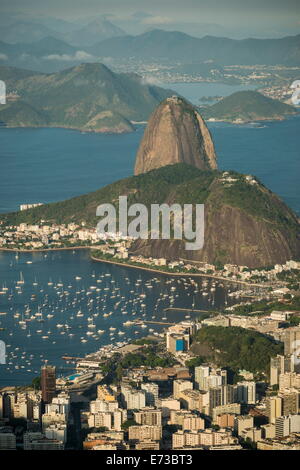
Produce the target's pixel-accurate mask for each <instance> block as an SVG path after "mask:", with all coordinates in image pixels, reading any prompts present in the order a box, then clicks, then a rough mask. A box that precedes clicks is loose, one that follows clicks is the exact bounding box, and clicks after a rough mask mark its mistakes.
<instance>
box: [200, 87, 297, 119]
mask: <svg viewBox="0 0 300 470" xmlns="http://www.w3.org/2000/svg"><path fill="white" fill-rule="evenodd" d="M201 112H202V114H203V116H204V117H205V118H206V119H216V120H220V121H236V120H241V121H261V120H274V119H284V118H285V117H286V116H290V115H293V114H296V113H297V112H298V111H297V109H296V108H294V107H293V106H291V105H289V104H285V103H282V102H281V101H279V100H275V99H272V98H269V97H267V96H264V95H262V94H261V93H259V92H257V91H252V90H246V91H237V92H236V93H233V94H232V95H229V96H226V97H225V98H223V99H222V100H220V101H219V102H218V103H216V104H213V105H212V106H208V107H207V108H203V109H201Z"/></svg>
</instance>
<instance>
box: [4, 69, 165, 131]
mask: <svg viewBox="0 0 300 470" xmlns="http://www.w3.org/2000/svg"><path fill="white" fill-rule="evenodd" d="M0 76H1V77H5V81H6V84H7V88H8V98H9V99H8V102H7V104H6V105H0V124H1V125H2V126H5V127H64V128H70V129H79V130H81V131H85V132H89V131H93V132H112V133H123V132H131V131H133V130H134V124H133V122H141V121H145V120H147V119H148V117H149V115H150V113H151V112H152V111H153V110H154V108H155V107H156V106H157V105H158V104H159V103H160V102H161V101H162V100H163V99H165V98H167V97H168V96H170V95H173V94H174V92H171V91H170V90H165V89H163V88H160V87H157V86H154V85H149V84H147V83H146V82H145V81H144V80H143V79H142V78H141V77H139V76H138V75H136V74H133V73H131V74H126V73H122V74H117V73H114V72H113V71H111V70H110V69H109V68H107V67H106V66H105V65H102V64H82V65H79V66H76V67H72V68H69V69H67V70H63V71H62V72H57V73H52V74H44V73H37V72H29V71H24V70H22V69H17V68H14V67H0Z"/></svg>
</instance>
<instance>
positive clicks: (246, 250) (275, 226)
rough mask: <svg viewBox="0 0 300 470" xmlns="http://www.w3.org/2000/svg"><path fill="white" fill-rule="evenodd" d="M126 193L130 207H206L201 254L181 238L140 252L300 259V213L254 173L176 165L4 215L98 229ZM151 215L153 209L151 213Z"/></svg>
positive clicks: (240, 260)
mask: <svg viewBox="0 0 300 470" xmlns="http://www.w3.org/2000/svg"><path fill="white" fill-rule="evenodd" d="M121 195H127V197H128V205H131V204H133V203H136V202H139V203H143V204H145V205H146V206H147V207H148V208H150V205H151V204H155V203H156V204H161V203H164V202H165V203H168V204H173V203H178V204H182V205H183V204H188V203H190V204H205V242H204V247H203V249H201V250H195V251H189V252H186V251H185V247H184V242H183V241H182V240H137V241H135V242H134V250H135V252H137V253H140V254H143V255H146V256H154V257H166V258H168V259H178V257H182V258H185V259H191V260H197V261H206V262H211V263H217V262H218V263H234V264H239V265H246V266H249V267H259V266H261V267H262V266H271V265H274V264H276V263H279V262H283V261H286V260H287V259H298V258H299V256H300V245H299V238H298V233H299V223H298V219H297V217H296V215H295V214H294V213H293V212H292V211H291V210H290V209H289V208H288V207H287V206H286V205H285V204H284V203H283V202H282V201H281V200H280V199H279V198H278V197H277V196H276V195H275V194H274V193H272V192H271V191H270V190H268V189H267V188H266V187H265V186H264V185H262V184H261V183H260V182H259V181H258V180H257V179H255V178H254V177H252V176H250V175H241V174H238V173H236V172H221V171H217V170H200V169H198V168H195V167H193V166H190V165H187V164H185V163H180V164H174V165H169V166H165V167H162V168H159V169H157V170H153V171H149V172H148V173H144V174H140V175H138V176H132V177H129V178H125V179H123V180H120V181H117V182H115V183H113V184H110V185H108V186H106V187H104V188H101V189H99V190H97V191H95V192H92V193H89V194H85V195H83V196H78V197H74V198H72V199H69V200H66V201H62V202H55V203H51V204H45V205H43V206H40V207H37V208H34V209H30V210H26V211H22V212H14V213H10V214H3V215H1V217H0V221H2V222H3V223H4V224H5V225H18V224H20V223H22V222H25V223H39V222H40V221H41V220H44V221H46V222H50V223H51V222H52V223H70V222H75V223H81V222H83V221H84V222H85V223H86V224H87V225H88V226H90V227H96V224H97V222H98V221H99V219H98V218H97V217H96V208H97V206H98V205H99V204H103V203H112V204H114V205H115V207H116V208H118V198H119V196H121ZM149 213H150V211H149Z"/></svg>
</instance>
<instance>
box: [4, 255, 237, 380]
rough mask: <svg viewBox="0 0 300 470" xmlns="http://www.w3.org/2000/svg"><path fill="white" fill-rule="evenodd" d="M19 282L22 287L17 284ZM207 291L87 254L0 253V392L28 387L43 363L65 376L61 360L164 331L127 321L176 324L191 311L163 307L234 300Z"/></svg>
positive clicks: (209, 306) (218, 291)
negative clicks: (1, 355)
mask: <svg viewBox="0 0 300 470" xmlns="http://www.w3.org/2000/svg"><path fill="white" fill-rule="evenodd" d="M21 273H22V274H21ZM21 276H22V278H23V279H24V284H17V281H18V280H19V279H20V277H21ZM211 286H212V281H209V286H208V287H206V288H205V289H206V294H204V295H203V287H202V281H201V280H200V281H199V282H197V287H196V286H195V285H194V284H192V283H191V282H190V281H189V280H188V279H182V278H178V277H176V278H174V279H170V278H169V277H166V276H164V275H161V274H157V275H156V274H153V273H149V272H145V271H139V270H135V269H126V268H122V267H117V266H114V265H110V264H104V263H99V262H95V261H93V260H92V259H91V258H90V255H89V251H88V250H78V251H57V252H49V253H42V252H40V253H38V252H37V253H20V254H19V255H18V256H16V255H15V253H7V252H6V253H5V252H1V251H0V292H1V295H0V328H4V331H0V339H1V340H3V341H4V342H5V344H6V349H7V360H6V364H5V365H1V364H0V387H1V386H4V385H20V384H26V383H30V382H31V380H32V378H33V377H34V376H36V375H38V374H39V371H40V367H41V365H43V364H44V363H45V361H46V360H47V361H49V363H51V364H55V365H56V366H57V367H58V368H59V373H62V374H64V375H66V374H67V372H68V370H67V369H65V368H66V367H67V368H68V367H70V366H68V365H67V364H66V363H65V361H64V360H63V359H62V356H63V355H67V356H75V357H83V356H84V355H85V354H86V353H88V352H93V351H96V350H97V349H99V348H100V346H102V345H104V344H110V343H116V342H118V341H124V340H125V341H126V340H129V339H130V338H131V339H136V338H139V337H142V336H145V335H147V334H149V331H150V333H151V332H154V331H160V330H161V329H162V328H163V326H161V325H156V324H153V325H152V324H151V325H150V324H149V325H148V324H147V325H145V327H144V328H143V327H141V326H137V325H134V324H129V325H124V323H125V322H127V321H128V320H130V321H133V320H135V319H137V318H141V319H143V320H152V321H153V320H154V321H155V320H156V321H162V319H164V318H165V320H167V321H171V322H173V321H175V322H176V321H180V320H183V319H184V318H185V315H187V314H188V312H183V311H182V312H178V311H172V312H171V311H170V312H164V309H165V308H167V307H170V306H175V307H178V308H190V309H191V310H192V306H193V303H194V304H195V308H197V309H204V310H206V309H207V310H210V309H213V308H219V307H221V306H223V305H224V304H225V302H228V305H232V304H233V303H235V302H236V300H235V299H234V298H233V297H230V296H228V295H227V291H226V290H225V289H224V287H222V285H217V286H216V287H215V288H214V289H213V290H212V291H211V290H210V288H211ZM3 288H4V289H3ZM237 288H238V286H235V287H232V289H233V290H236V289H237ZM3 292H4V293H3ZM172 299H173V300H172ZM190 314H191V317H192V318H193V317H195V316H196V317H197V316H198V315H199V314H196V313H193V312H192V311H191V313H190ZM91 324H93V325H94V326H93V327H90V326H89V325H91ZM99 330H100V331H99ZM69 373H71V370H70V372H69Z"/></svg>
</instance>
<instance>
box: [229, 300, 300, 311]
mask: <svg viewBox="0 0 300 470" xmlns="http://www.w3.org/2000/svg"><path fill="white" fill-rule="evenodd" d="M273 310H280V311H284V310H291V311H295V312H298V311H299V312H300V296H299V295H296V296H294V297H293V298H290V299H287V301H286V302H284V303H283V302H279V301H277V300H275V301H274V300H273V301H268V300H260V301H257V302H252V303H249V304H245V305H239V306H238V307H235V309H234V310H233V312H234V313H236V314H237V315H249V314H253V313H254V312H255V315H257V314H261V315H266V314H268V313H271V312H272V311H273Z"/></svg>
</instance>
